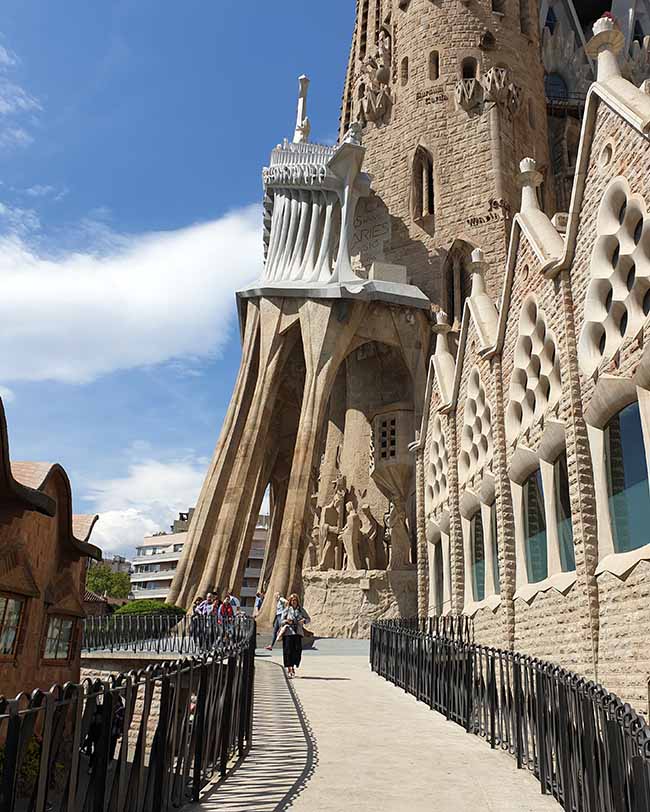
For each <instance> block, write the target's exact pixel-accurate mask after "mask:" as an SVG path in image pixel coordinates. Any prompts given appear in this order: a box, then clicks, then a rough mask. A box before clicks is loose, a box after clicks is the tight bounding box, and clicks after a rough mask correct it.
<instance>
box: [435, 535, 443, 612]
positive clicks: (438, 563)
mask: <svg viewBox="0 0 650 812" xmlns="http://www.w3.org/2000/svg"><path fill="white" fill-rule="evenodd" d="M433 573H434V578H435V591H434V594H435V601H436V605H435V607H434V608H435V612H436V615H441V614H442V610H443V607H444V594H445V573H444V561H443V555H442V541H440V542H438V544H436V545H434V548H433Z"/></svg>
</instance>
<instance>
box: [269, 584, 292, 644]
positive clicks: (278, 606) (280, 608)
mask: <svg viewBox="0 0 650 812" xmlns="http://www.w3.org/2000/svg"><path fill="white" fill-rule="evenodd" d="M273 603H275V619H274V621H273V637H272V638H271V645H270V646H266V650H267V651H273V646H274V645H275V641H276V640H277V639H278V635H279V634H280V623H281V622H282V615H283V613H284V610H285V608H286V606H287V599H286V598H283V597H282V595H280V593H279V592H276V593H275V595H274V596H273Z"/></svg>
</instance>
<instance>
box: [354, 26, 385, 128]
mask: <svg viewBox="0 0 650 812" xmlns="http://www.w3.org/2000/svg"><path fill="white" fill-rule="evenodd" d="M391 64H392V45H391V37H390V34H389V32H388V31H387V30H386V29H385V28H382V29H381V31H380V32H379V40H378V43H377V51H376V52H375V54H374V55H373V56H367V57H366V58H365V59H364V61H363V64H362V67H361V73H360V74H359V77H358V79H357V82H356V92H355V95H356V96H357V99H358V104H357V111H356V114H357V115H356V117H357V120H358V121H359V122H360V123H361V125H362V126H365V125H366V123H367V122H369V121H371V122H373V123H374V124H377V125H381V124H385V123H386V122H387V120H388V118H389V116H390V112H391V110H392V109H393V96H392V93H391V90H390V76H391Z"/></svg>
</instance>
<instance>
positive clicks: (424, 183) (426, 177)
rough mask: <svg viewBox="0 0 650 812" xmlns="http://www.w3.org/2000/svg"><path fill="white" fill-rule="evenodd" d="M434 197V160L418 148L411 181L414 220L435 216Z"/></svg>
mask: <svg viewBox="0 0 650 812" xmlns="http://www.w3.org/2000/svg"><path fill="white" fill-rule="evenodd" d="M434 195H435V189H434V179H433V158H432V157H431V155H430V153H429V152H428V151H427V150H426V149H424V147H418V148H417V150H416V152H415V157H414V159H413V173H412V179H411V213H412V215H413V219H414V220H422V219H424V218H425V217H431V216H433V214H434V208H435V200H434Z"/></svg>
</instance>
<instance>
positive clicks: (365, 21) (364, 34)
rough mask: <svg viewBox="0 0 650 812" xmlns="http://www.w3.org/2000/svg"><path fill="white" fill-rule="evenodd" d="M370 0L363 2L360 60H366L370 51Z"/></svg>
mask: <svg viewBox="0 0 650 812" xmlns="http://www.w3.org/2000/svg"><path fill="white" fill-rule="evenodd" d="M369 5H370V0H363V7H362V9H361V30H360V32H359V59H365V56H366V51H367V49H368V6H369Z"/></svg>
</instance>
